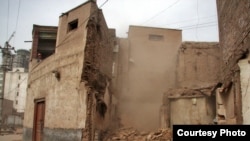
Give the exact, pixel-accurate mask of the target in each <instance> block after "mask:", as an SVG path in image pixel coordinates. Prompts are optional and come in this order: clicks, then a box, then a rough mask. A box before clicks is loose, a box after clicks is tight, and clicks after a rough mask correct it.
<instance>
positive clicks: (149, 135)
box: [104, 127, 172, 141]
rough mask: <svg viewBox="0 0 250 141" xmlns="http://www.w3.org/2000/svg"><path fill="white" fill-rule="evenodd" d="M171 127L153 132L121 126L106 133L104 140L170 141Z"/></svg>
mask: <svg viewBox="0 0 250 141" xmlns="http://www.w3.org/2000/svg"><path fill="white" fill-rule="evenodd" d="M171 138H172V132H171V129H169V128H168V129H159V130H158V131H155V132H145V131H138V130H136V129H134V128H132V127H123V128H120V129H118V130H115V131H114V132H110V133H107V135H106V137H104V140H105V141H117V140H120V141H170V140H171Z"/></svg>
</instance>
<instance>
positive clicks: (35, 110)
mask: <svg viewBox="0 0 250 141" xmlns="http://www.w3.org/2000/svg"><path fill="white" fill-rule="evenodd" d="M40 102H43V103H44V114H43V115H44V116H45V105H46V103H45V98H38V99H34V116H33V133H32V141H35V139H36V119H37V105H38V103H40Z"/></svg>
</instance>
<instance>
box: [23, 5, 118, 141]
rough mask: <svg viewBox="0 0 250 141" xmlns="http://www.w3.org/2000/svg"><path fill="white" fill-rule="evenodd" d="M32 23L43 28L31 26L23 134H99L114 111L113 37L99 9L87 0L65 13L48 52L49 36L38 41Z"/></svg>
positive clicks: (76, 140)
mask: <svg viewBox="0 0 250 141" xmlns="http://www.w3.org/2000/svg"><path fill="white" fill-rule="evenodd" d="M36 29H41V28H40V27H36V26H34V27H33V44H32V51H31V52H32V53H31V58H30V65H29V78H28V87H27V99H26V107H25V115H24V124H23V126H24V128H23V129H24V130H23V140H25V141H31V140H47V141H49V140H71V141H81V140H86V139H88V140H94V138H95V139H98V138H100V137H101V133H102V131H104V130H106V129H107V127H109V125H110V123H111V122H110V120H112V117H113V115H112V103H113V102H112V100H113V91H112V89H111V86H112V84H111V81H112V65H113V48H114V39H113V38H114V37H115V35H113V34H114V32H111V31H110V30H109V29H108V27H107V24H106V22H105V19H104V16H103V14H102V11H101V10H100V9H98V7H97V4H96V3H95V1H87V2H85V3H83V4H81V5H79V6H77V7H75V8H73V9H71V10H69V11H67V12H65V13H63V14H62V15H61V16H60V17H59V25H58V30H57V36H56V44H55V46H54V51H52V52H50V53H46V52H45V51H44V49H45V48H46V47H48V46H46V44H47V43H49V46H50V47H53V46H52V41H51V42H50V41H48V42H47V41H44V42H40V41H43V40H42V39H41V38H45V36H41V34H39V33H41V32H43V31H40V32H39V30H36ZM112 31H113V30H112ZM112 33H113V34H112ZM40 37H41V38H40ZM47 37H48V38H49V36H46V38H47ZM53 43H54V42H53ZM40 53H41V55H42V56H38V55H40Z"/></svg>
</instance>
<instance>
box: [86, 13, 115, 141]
mask: <svg viewBox="0 0 250 141" xmlns="http://www.w3.org/2000/svg"><path fill="white" fill-rule="evenodd" d="M87 28H88V33H87V43H86V48H85V52H84V54H85V57H84V60H85V61H84V68H83V73H82V81H85V82H86V83H87V84H86V85H87V86H88V87H90V89H89V91H88V96H87V119H86V130H87V134H88V135H87V138H88V139H89V140H92V139H93V138H94V136H95V135H94V134H95V132H97V130H105V129H100V125H102V126H105V125H107V124H108V123H105V122H108V119H107V114H108V113H107V111H108V110H109V111H110V109H108V108H110V107H109V105H110V101H105V100H104V99H105V97H108V99H111V93H112V92H111V91H109V92H108V93H105V91H106V90H107V87H108V85H109V83H110V82H111V77H112V64H113V56H112V55H113V42H112V41H113V40H114V39H112V37H113V36H111V34H110V31H109V30H108V28H107V25H106V23H105V20H104V17H103V15H102V13H101V11H98V13H97V14H96V15H95V16H93V17H91V18H90V20H89V21H88V24H87ZM114 37H115V36H114ZM105 94H106V95H105ZM103 118H105V119H103ZM97 120H98V121H100V122H101V123H100V122H99V123H97ZM98 124H99V125H98Z"/></svg>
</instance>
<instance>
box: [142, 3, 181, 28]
mask: <svg viewBox="0 0 250 141" xmlns="http://www.w3.org/2000/svg"><path fill="white" fill-rule="evenodd" d="M179 1H180V0H177V1H175V2H174V3H173V4H171V5H170V6H168V7H167V8H165V9H163V10H162V11H160V12H158V13H156V14H155V15H154V16H153V17H151V18H149V19H148V20H146V21H145V22H143V23H142V24H141V25H144V24H145V23H147V22H149V21H151V20H153V19H154V18H155V17H157V16H159V15H160V14H162V13H163V12H165V11H166V10H168V9H169V8H171V7H173V6H174V5H176V4H177V3H178V2H179Z"/></svg>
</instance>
